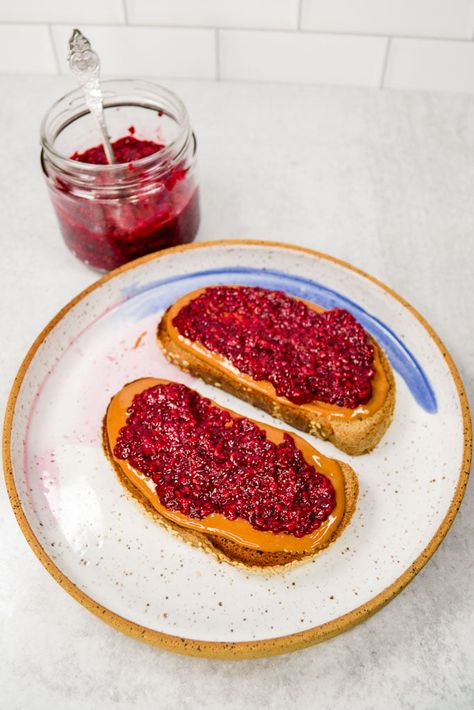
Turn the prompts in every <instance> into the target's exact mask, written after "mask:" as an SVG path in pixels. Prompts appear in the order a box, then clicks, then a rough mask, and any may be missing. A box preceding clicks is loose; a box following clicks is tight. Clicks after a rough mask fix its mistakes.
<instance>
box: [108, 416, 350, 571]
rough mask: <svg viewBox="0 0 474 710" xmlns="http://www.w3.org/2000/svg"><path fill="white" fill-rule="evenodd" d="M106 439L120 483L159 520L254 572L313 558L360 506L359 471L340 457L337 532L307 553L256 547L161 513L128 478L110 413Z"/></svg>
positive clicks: (221, 559)
mask: <svg viewBox="0 0 474 710" xmlns="http://www.w3.org/2000/svg"><path fill="white" fill-rule="evenodd" d="M102 443H103V448H104V452H105V454H106V456H107V458H108V459H109V461H110V463H111V464H112V466H113V468H114V470H115V472H116V474H117V477H118V479H119V481H120V483H121V484H122V485H123V486H124V488H125V489H126V490H127V492H128V493H129V494H130V495H131V496H132V497H133V498H134V499H135V500H136V501H137V502H138V503H139V504H140V505H142V506H143V507H144V508H145V510H146V511H147V512H148V514H149V515H151V516H152V517H153V519H154V520H155V521H156V522H157V523H159V524H160V525H161V526H163V527H164V528H166V530H168V531H169V532H171V533H172V534H173V535H176V536H177V537H179V538H181V539H182V540H184V542H186V543H188V544H189V545H192V546H193V547H198V548H201V549H203V550H205V551H206V552H208V553H210V554H211V555H213V556H214V557H215V558H216V559H217V560H219V562H228V563H229V564H232V565H234V566H237V567H242V568H244V569H247V570H251V571H252V572H264V573H265V574H271V573H273V572H274V573H277V572H279V571H281V570H282V569H287V568H288V567H290V566H295V565H298V564H302V563H303V562H306V561H309V560H311V559H312V558H313V557H315V555H317V554H318V553H319V552H321V550H323V549H325V548H326V547H328V545H330V544H331V543H333V542H334V541H335V540H336V539H337V538H338V537H339V536H340V535H341V534H342V532H343V531H344V530H345V528H346V527H347V525H348V524H349V522H350V520H351V518H352V516H353V514H354V512H355V509H356V505H357V497H358V493H359V483H358V480H357V476H356V473H355V471H354V470H353V469H352V468H351V466H349V465H348V464H346V463H343V462H342V461H338V463H339V465H340V467H341V471H342V475H343V477H344V495H345V508H344V515H343V516H342V519H341V522H340V524H339V526H338V527H337V528H336V530H335V531H334V533H333V535H332V536H331V537H330V538H329V539H327V540H325V541H324V542H322V543H321V544H320V545H319V546H318V547H317V548H316V549H314V550H312V551H311V553H306V554H292V553H289V552H266V551H265V552H261V551H258V550H252V549H251V548H247V547H244V546H242V545H239V544H237V543H236V542H233V541H231V540H228V539H227V538H224V537H222V536H220V535H205V534H203V533H200V532H197V531H195V530H190V529H188V528H184V527H182V526H181V525H178V524H177V523H175V522H173V521H172V520H169V519H168V518H165V517H164V516H163V515H161V513H159V512H158V511H157V510H156V508H154V507H153V505H152V503H151V502H150V501H149V500H148V498H146V496H144V495H143V493H142V492H141V491H140V490H139V489H138V488H137V487H136V486H134V485H133V483H132V482H131V481H130V480H129V478H127V476H126V475H125V473H124V472H123V470H122V468H121V467H120V465H119V463H118V462H117V461H116V459H115V458H114V456H113V453H112V451H111V448H110V442H109V437H108V435H107V426H106V417H104V420H103V424H102Z"/></svg>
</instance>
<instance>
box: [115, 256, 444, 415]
mask: <svg viewBox="0 0 474 710" xmlns="http://www.w3.org/2000/svg"><path fill="white" fill-rule="evenodd" d="M232 283H235V284H243V285H248V286H263V287H265V288H269V289H272V290H281V291H285V292H286V293H289V294H291V295H293V296H299V297H300V298H305V299H307V300H308V301H312V302H313V303H317V304H318V305H320V306H322V307H323V308H336V307H337V308H345V309H347V310H348V311H350V312H351V313H352V314H353V315H354V316H355V318H357V320H358V321H359V322H360V323H361V324H362V325H363V326H364V328H366V330H368V331H369V333H371V334H372V335H373V336H374V338H376V340H377V341H378V342H379V343H380V344H381V345H382V347H383V349H384V350H385V352H386V354H387V356H388V358H389V360H390V363H391V365H392V367H393V368H394V370H395V371H396V372H398V374H399V375H400V376H401V377H402V378H403V379H404V380H405V382H406V384H407V386H408V388H409V390H410V392H411V393H412V395H413V397H414V398H415V400H416V401H417V402H418V404H419V405H420V406H421V407H422V408H423V409H424V410H425V411H426V412H429V413H430V414H434V413H435V412H436V411H437V402H436V395H435V393H434V391H433V388H432V387H431V384H430V382H429V380H428V377H427V376H426V374H425V372H424V371H423V369H422V367H421V365H420V364H419V362H418V361H417V359H416V358H415V356H414V355H413V353H411V352H410V350H408V348H407V347H406V346H405V345H404V343H403V342H402V340H401V339H400V338H399V337H398V336H397V335H396V334H395V333H394V332H393V331H392V330H391V329H390V328H389V327H388V326H387V325H385V323H383V322H382V321H381V320H379V319H378V318H376V317H375V316H373V315H371V314H370V313H367V311H365V310H364V309H363V308H361V306H359V305H358V304H357V303H354V301H351V300H350V299H349V298H347V296H343V295H342V294H341V293H338V292H337V291H334V290H333V289H331V288H328V287H327V286H323V285H322V284H320V283H317V282H316V281H311V280H310V279H306V278H303V277H301V276H295V275H289V274H285V273H284V272H281V271H276V270H275V271H274V270H270V269H269V270H267V269H252V268H245V267H226V268H223V269H209V270H205V271H196V272H194V273H191V274H182V275H179V276H172V277H170V278H167V279H160V280H157V281H153V282H151V283H148V284H145V285H138V284H132V285H131V286H128V287H126V288H124V289H123V295H124V296H125V297H126V298H127V299H129V300H128V301H127V302H126V303H124V304H123V305H122V306H121V314H122V315H124V312H125V315H126V316H127V317H129V318H131V319H133V320H134V321H138V320H141V319H142V318H145V317H147V316H149V315H151V314H152V313H156V312H159V311H161V310H162V309H164V308H168V306H169V305H171V304H172V303H174V301H176V300H177V299H178V298H180V297H181V296H183V295H184V294H185V293H188V292H189V291H194V290H195V289H197V288H202V287H203V286H210V285H217V284H232Z"/></svg>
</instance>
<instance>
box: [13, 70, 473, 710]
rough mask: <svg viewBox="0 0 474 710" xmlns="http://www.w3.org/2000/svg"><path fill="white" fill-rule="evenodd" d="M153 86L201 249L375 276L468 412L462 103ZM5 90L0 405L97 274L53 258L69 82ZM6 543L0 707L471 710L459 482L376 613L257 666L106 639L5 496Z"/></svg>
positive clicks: (467, 132)
mask: <svg viewBox="0 0 474 710" xmlns="http://www.w3.org/2000/svg"><path fill="white" fill-rule="evenodd" d="M166 83H167V85H168V86H170V88H172V89H174V90H175V91H177V92H178V93H179V94H180V95H181V96H182V98H183V99H184V100H185V102H186V104H187V106H188V108H189V111H190V113H191V117H192V123H193V126H194V129H195V131H196V133H197V136H198V145H199V160H200V182H201V186H202V209H203V220H202V226H201V229H200V233H199V239H200V240H205V239H217V238H225V237H249V238H250V237H252V238H259V239H271V240H275V241H286V242H291V243H295V244H301V245H305V246H309V247H313V248H315V249H317V250H320V251H323V252H327V253H329V254H332V255H334V256H337V257H340V258H342V259H344V260H347V261H349V262H351V263H353V264H354V265H356V266H359V267H361V268H362V269H364V270H366V271H368V272H369V273H371V274H372V275H374V276H376V277H378V278H380V279H381V280H382V281H384V282H385V283H386V284H388V285H389V286H391V287H392V288H394V289H395V290H396V291H398V292H399V293H400V294H402V295H403V296H404V297H405V298H406V299H407V300H408V301H409V302H410V303H411V304H412V305H413V306H415V308H417V309H418V310H419V311H420V312H421V313H422V314H423V315H424V316H425V317H426V318H427V320H428V321H429V322H430V323H431V325H432V326H433V327H434V328H435V330H436V331H437V332H438V334H439V335H440V337H441V338H442V340H443V341H444V343H445V345H446V347H447V348H448V350H449V351H450V352H451V354H452V356H453V358H454V360H455V362H456V364H457V366H458V368H459V371H460V374H461V377H462V378H463V380H464V384H465V386H466V388H467V392H468V396H469V397H470V399H471V401H472V400H474V397H473V393H474V338H473V335H472V327H473V324H474V299H473V296H472V293H473V289H474V279H473V276H472V273H473V272H472V269H473V263H474V97H469V96H462V95H450V96H436V95H430V94H421V93H411V94H408V93H396V92H380V91H372V90H358V89H322V88H316V87H305V86H303V87H301V86H300V87H295V86H291V85H279V86H276V85H262V84H244V83H214V82H209V83H208V82H176V81H173V82H166ZM0 87H1V95H2V112H1V119H0V120H1V135H2V139H3V140H2V142H1V148H0V152H1V162H0V165H1V171H2V180H1V190H0V203H1V236H0V239H1V245H2V249H1V259H0V270H1V276H0V278H1V282H2V289H1V307H2V311H1V312H2V333H3V342H2V347H1V350H0V362H1V366H2V380H1V384H0V398H1V406H2V410H3V408H4V403H5V401H6V398H7V395H8V391H9V388H10V386H11V382H12V379H13V377H14V375H15V373H16V370H17V368H18V366H19V364H20V362H21V360H22V358H23V356H24V355H25V353H26V350H27V349H28V347H29V346H30V345H31V343H32V341H33V339H34V338H35V336H36V335H37V334H38V333H39V331H40V330H41V329H42V328H43V326H44V325H46V323H47V322H48V321H49V320H50V319H51V318H52V317H53V316H54V314H55V313H56V312H57V310H59V308H61V307H62V306H63V305H64V304H65V303H66V302H67V301H68V300H69V299H71V298H72V297H73V296H74V295H76V293H77V292H78V291H80V290H81V289H82V288H84V287H85V286H87V285H88V284H90V283H91V282H92V281H94V280H95V278H96V274H94V273H93V272H91V271H90V270H89V269H88V268H87V267H85V266H83V265H82V264H80V263H79V262H78V261H76V260H75V259H74V257H72V256H71V255H70V253H69V252H68V251H67V249H66V247H65V246H64V245H63V243H62V241H61V237H60V234H59V230H58V227H57V224H56V221H55V217H54V214H53V211H52V208H51V206H50V204H49V201H48V196H47V194H46V189H45V186H44V185H43V181H42V175H41V172H40V166H39V144H38V133H39V123H40V120H41V117H42V115H43V113H44V112H45V110H46V109H47V108H48V107H49V105H50V104H51V103H52V102H53V101H54V100H55V99H56V98H58V97H59V96H60V95H61V94H62V93H64V92H65V91H67V90H68V89H69V88H70V87H71V81H70V80H68V79H66V78H59V77H48V78H46V77H44V78H42V77H34V78H33V77H22V78H13V77H4V78H2V79H0ZM7 97H8V98H7ZM446 445H447V446H449V442H446ZM0 535H1V539H2V545H1V546H0V624H1V633H0V654H1V659H2V662H1V664H0V695H1V701H0V705H1V707H2V708H4V709H5V710H10V709H11V710H13V709H17V708H18V709H20V708H21V709H23V708H28V709H29V710H39V709H41V710H42V709H43V708H44V709H46V708H48V709H49V708H61V710H76V709H81V710H82V709H83V708H91V709H92V708H94V709H95V708H101V709H102V710H109V708H110V709H111V708H127V709H128V708H140V710H146V709H148V708H180V710H187V709H188V708H189V709H191V708H192V709H193V710H195V708H201V707H202V708H222V707H225V708H232V709H233V708H235V709H236V710H237V708H243V707H256V708H262V710H263V709H264V708H272V709H273V708H285V709H286V708H288V707H293V708H331V710H339V709H341V710H343V709H344V710H345V709H346V708H348V707H350V708H352V710H359V709H362V708H363V709H364V710H365V709H366V708H374V709H375V708H377V709H379V708H381V707H383V708H385V709H386V710H390V709H391V708H403V709H406V710H411V709H412V708H417V709H420V708H441V707H444V708H449V710H453V709H455V708H456V709H457V708H468V707H472V706H473V704H474V681H473V673H472V667H473V664H474V645H473V643H472V638H473V611H474V567H473V565H472V552H471V550H472V544H471V543H472V539H473V538H474V502H473V496H472V490H471V489H469V488H468V490H467V493H466V496H465V499H464V503H463V505H462V508H461V511H460V513H459V515H458V516H457V518H456V520H455V522H454V524H453V526H452V528H451V530H450V532H449V534H448V537H447V538H446V540H445V541H444V543H443V544H442V546H441V548H440V549H439V550H438V552H437V553H436V554H435V556H434V557H433V559H432V560H431V561H430V562H429V563H428V564H427V566H426V567H425V568H424V569H423V570H422V571H421V572H420V574H419V575H418V576H417V577H416V578H415V579H414V581H413V582H412V583H411V584H410V585H409V586H408V587H407V588H406V589H405V590H404V591H403V592H402V594H401V595H400V596H398V597H397V598H396V599H395V600H394V601H393V602H391V603H390V604H389V605H388V606H387V607H385V608H384V609H383V610H382V611H380V612H379V613H378V614H376V615H375V616H374V617H372V618H371V619H369V620H368V621H366V622H365V623H363V624H361V625H359V626H358V627H356V628H355V629H353V630H352V631H349V632H347V633H345V634H343V635H341V636H338V637H336V638H335V639H333V640H331V641H328V642H325V643H323V644H321V645H319V646H315V647H313V648H309V649H307V650H305V651H300V652H297V653H294V654H291V655H286V656H280V657H276V658H269V659H261V660H256V661H244V662H222V661H220V662H218V661H207V660H201V659H193V658H185V657H179V656H175V655H172V654H170V653H167V652H165V651H160V650H158V649H155V648H152V647H148V646H146V645H144V644H142V643H139V642H137V641H134V640H132V639H130V638H127V637H125V636H122V635H121V634H120V633H119V632H118V631H115V630H114V629H112V628H110V627H108V626H106V625H105V624H104V623H102V622H101V621H100V620H99V619H97V618H95V617H94V616H93V615H92V614H91V613H89V612H88V611H86V610H85V609H84V608H82V607H81V606H80V605H79V604H77V603H76V602H75V601H74V600H73V599H72V598H71V597H69V596H68V595H67V594H66V592H64V591H63V590H62V589H61V588H60V587H59V586H58V585H57V584H56V582H54V581H53V579H52V578H51V577H50V576H49V575H48V574H47V573H46V571H45V570H44V569H43V567H42V566H41V564H40V563H39V562H38V560H37V559H36V557H35V556H34V555H33V553H32V551H31V550H30V548H29V546H28V545H27V543H26V541H25V540H24V539H23V536H22V534H21V532H20V529H19V527H18V525H17V523H16V521H15V519H14V516H13V513H12V511H11V509H10V505H9V502H8V498H7V495H6V492H5V488H4V487H2V488H1V489H0Z"/></svg>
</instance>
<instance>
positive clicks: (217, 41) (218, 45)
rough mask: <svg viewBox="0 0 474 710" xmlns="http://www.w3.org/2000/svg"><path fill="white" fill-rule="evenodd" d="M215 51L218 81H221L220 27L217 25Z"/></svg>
mask: <svg viewBox="0 0 474 710" xmlns="http://www.w3.org/2000/svg"><path fill="white" fill-rule="evenodd" d="M214 51H215V53H216V81H220V78H221V59H220V37H219V29H218V28H217V27H216V33H215V38H214Z"/></svg>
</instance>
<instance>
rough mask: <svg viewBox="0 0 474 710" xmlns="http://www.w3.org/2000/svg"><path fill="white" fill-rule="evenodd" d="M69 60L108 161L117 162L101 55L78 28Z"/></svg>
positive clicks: (71, 43) (72, 37) (71, 39)
mask: <svg viewBox="0 0 474 710" xmlns="http://www.w3.org/2000/svg"><path fill="white" fill-rule="evenodd" d="M68 62H69V67H70V69H71V71H72V73H73V74H74V76H75V77H76V78H77V80H78V81H79V84H80V85H81V87H82V90H83V92H84V97H85V100H86V104H87V107H88V109H89V111H90V112H91V114H92V115H93V117H94V118H95V120H96V122H97V125H98V127H99V131H100V134H101V138H102V145H103V147H104V152H105V156H106V158H107V162H109V163H115V157H114V151H113V148H112V145H111V143H110V138H109V132H108V129H107V123H106V120H105V115H104V99H103V96H102V90H101V88H100V80H99V74H100V59H99V55H98V54H97V53H96V52H94V51H93V49H92V48H91V44H90V42H89V40H88V39H87V38H86V37H84V35H83V34H82V32H80V31H79V30H78V29H75V30H73V33H72V35H71V38H70V40H69V55H68Z"/></svg>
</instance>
